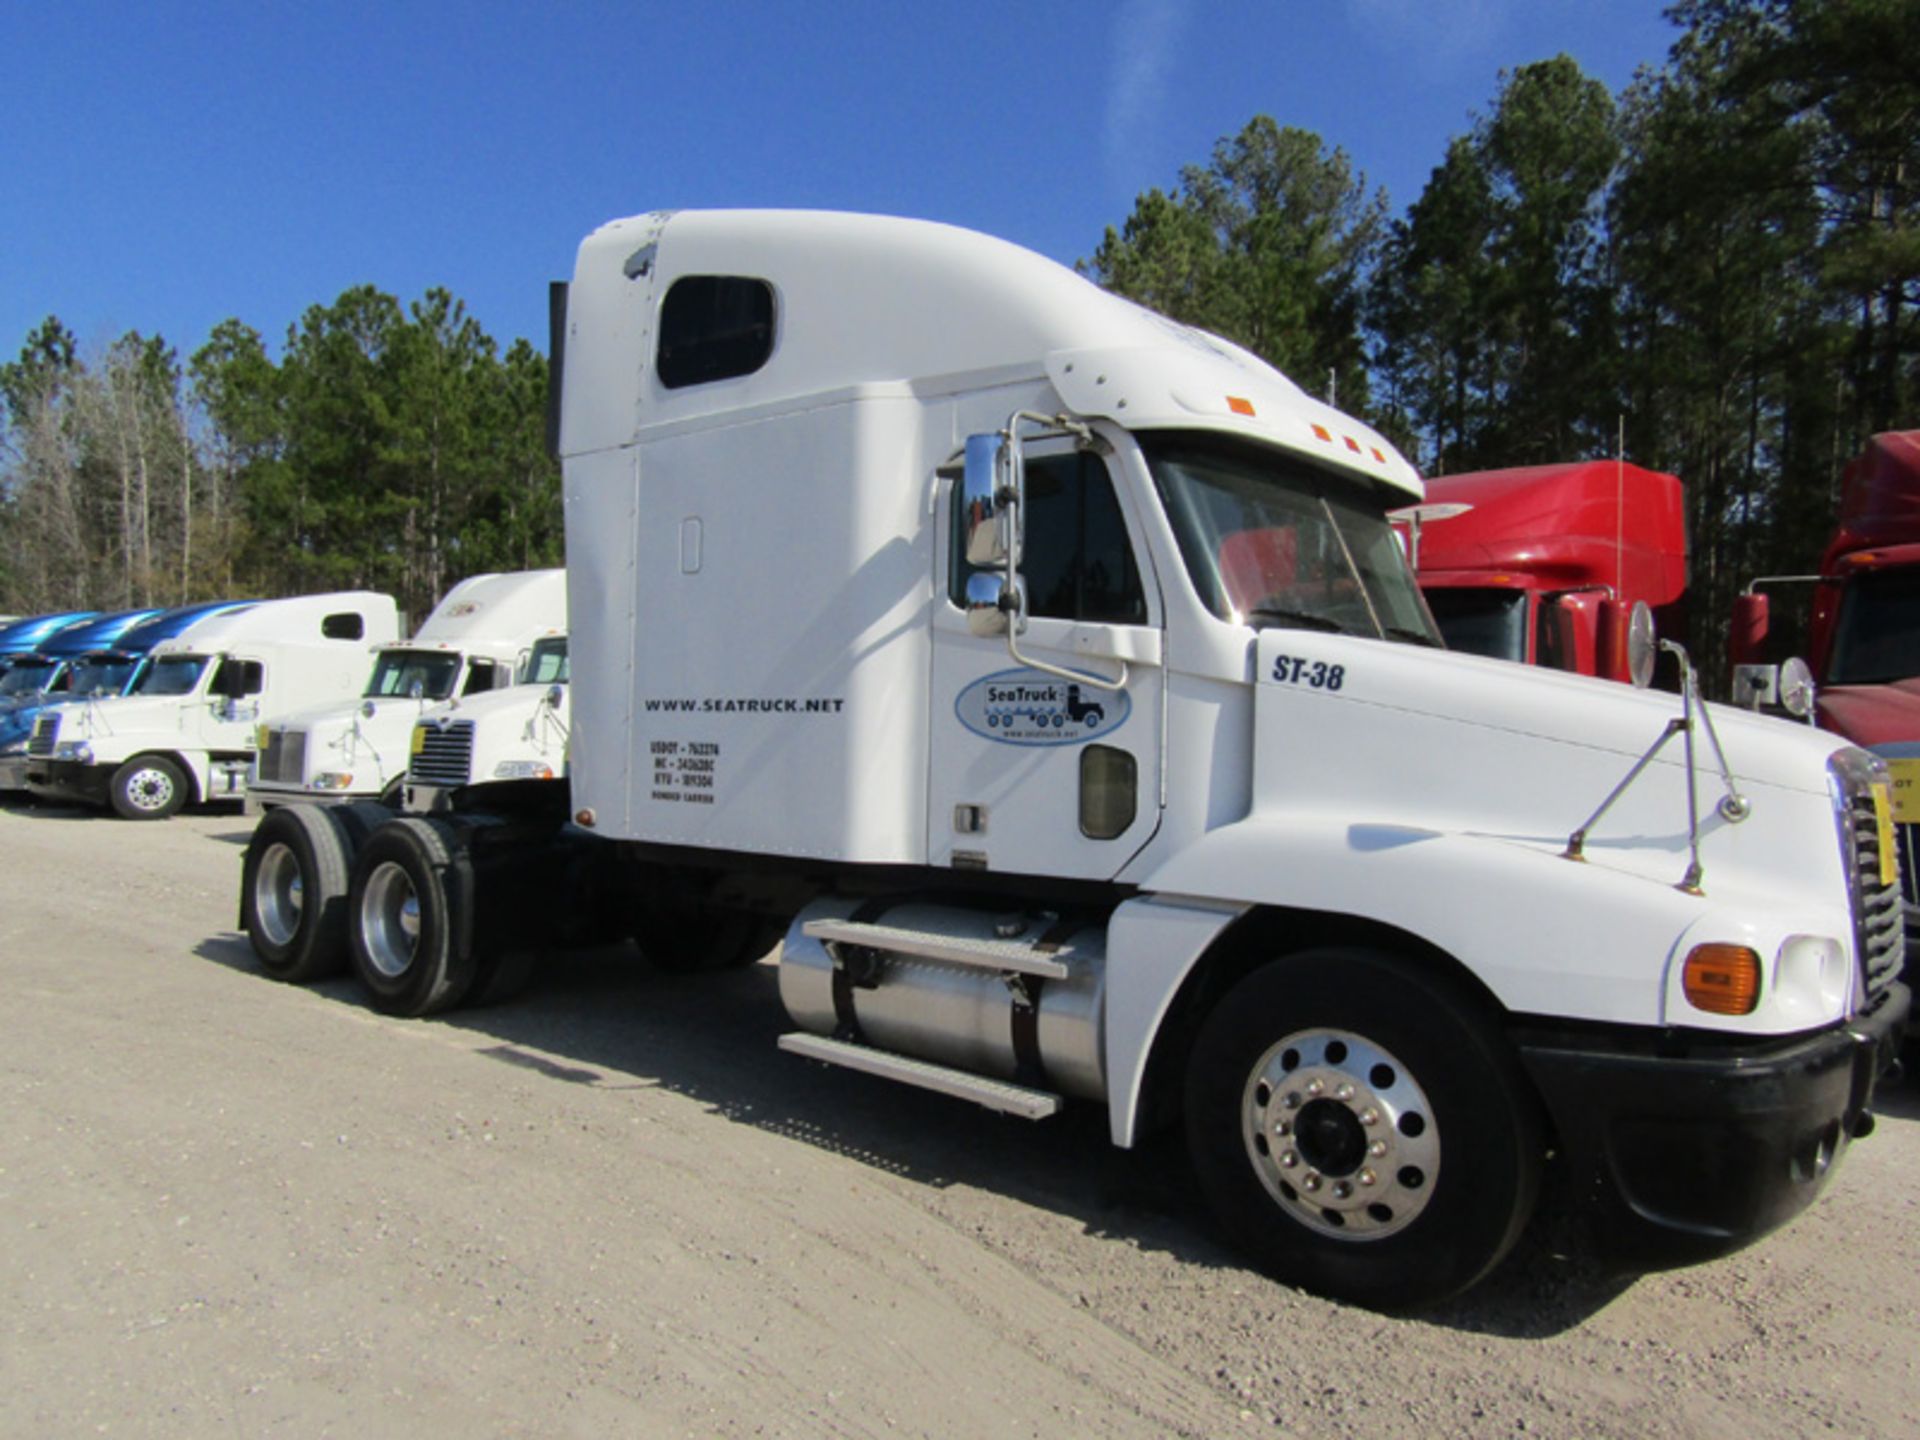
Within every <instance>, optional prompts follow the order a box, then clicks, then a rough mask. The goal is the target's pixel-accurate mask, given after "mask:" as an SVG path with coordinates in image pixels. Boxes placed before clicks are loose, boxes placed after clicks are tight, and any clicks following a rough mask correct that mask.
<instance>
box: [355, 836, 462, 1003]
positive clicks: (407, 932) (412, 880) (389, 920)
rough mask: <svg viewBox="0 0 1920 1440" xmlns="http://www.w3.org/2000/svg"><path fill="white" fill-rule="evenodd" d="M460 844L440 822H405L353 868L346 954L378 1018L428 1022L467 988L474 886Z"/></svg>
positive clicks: (374, 840)
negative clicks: (425, 1017) (422, 1018)
mask: <svg viewBox="0 0 1920 1440" xmlns="http://www.w3.org/2000/svg"><path fill="white" fill-rule="evenodd" d="M461 840H462V837H461V836H460V834H459V832H457V831H456V830H455V829H454V828H453V827H452V826H450V825H448V824H446V823H445V822H444V821H439V820H424V819H420V818H419V817H417V816H405V817H403V818H401V819H398V820H393V821H391V822H389V823H388V824H386V825H383V826H381V827H380V828H379V829H378V830H376V831H375V832H374V833H373V835H372V837H371V838H370V839H368V841H367V843H366V845H365V846H364V847H363V848H362V849H361V851H360V856H359V858H358V860H356V861H355V863H354V867H353V881H352V884H351V885H350V887H349V888H348V893H347V915H348V924H347V938H348V945H349V952H350V954H351V955H352V957H353V968H354V972H355V973H356V974H357V975H359V977H360V981H361V983H362V984H363V985H365V986H366V987H367V993H368V994H369V995H370V996H371V997H372V1000H373V1006H374V1009H376V1010H379V1011H381V1012H383V1013H384V1014H388V1015H405V1016H422V1015H432V1014H435V1013H437V1012H439V1011H442V1010H448V1009H451V1008H452V1007H454V1006H455V1005H458V1004H459V1003H460V1002H461V1001H462V1000H463V999H465V998H466V994H467V991H468V990H469V989H470V988H471V987H472V984H473V979H474V954H473V883H472V870H471V867H470V866H469V864H468V863H467V857H466V853H465V848H464V846H463V845H462V843H461Z"/></svg>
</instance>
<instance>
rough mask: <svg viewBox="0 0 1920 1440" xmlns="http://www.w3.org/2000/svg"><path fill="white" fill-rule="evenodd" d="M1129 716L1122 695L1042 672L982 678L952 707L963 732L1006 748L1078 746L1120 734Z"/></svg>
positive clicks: (1129, 707) (1003, 673)
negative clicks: (1116, 731)
mask: <svg viewBox="0 0 1920 1440" xmlns="http://www.w3.org/2000/svg"><path fill="white" fill-rule="evenodd" d="M1132 711H1133V701H1132V700H1130V699H1129V698H1128V697H1127V692H1126V691H1124V690H1101V689H1099V688H1097V687H1095V686H1092V685H1080V684H1076V683H1075V682H1074V681H1072V680H1061V679H1057V678H1056V677H1054V676H1052V675H1048V674H1046V673H1045V672H1044V671H1040V670H1002V671H1000V672H999V673H998V674H996V675H988V676H985V677H983V678H981V679H979V680H976V681H974V682H973V683H972V684H971V685H969V686H967V688H966V689H964V690H962V691H961V692H960V694H959V695H958V696H957V697H955V699H954V702H953V713H954V714H955V715H956V716H957V717H958V718H959V720H960V723H961V724H962V725H964V726H966V727H967V729H969V730H971V731H973V733H974V734H976V735H984V736H986V738H987V739H989V740H998V741H1000V742H1002V743H1003V744H1007V745H1082V744H1085V743H1086V742H1087V741H1089V740H1092V739H1094V738H1095V737H1096V736H1100V735H1105V734H1107V733H1108V732H1110V731H1113V730H1118V729H1119V728H1120V727H1121V726H1122V725H1124V724H1126V723H1127V716H1128V715H1129V714H1131V713H1132Z"/></svg>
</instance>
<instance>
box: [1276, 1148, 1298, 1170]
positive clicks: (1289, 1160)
mask: <svg viewBox="0 0 1920 1440" xmlns="http://www.w3.org/2000/svg"><path fill="white" fill-rule="evenodd" d="M1299 1163H1300V1157H1299V1156H1298V1155H1296V1154H1294V1153H1293V1151H1291V1150H1289V1151H1287V1153H1286V1154H1284V1155H1282V1156H1281V1157H1280V1168H1281V1169H1282V1170H1291V1169H1293V1167H1294V1166H1296V1165H1298V1164H1299Z"/></svg>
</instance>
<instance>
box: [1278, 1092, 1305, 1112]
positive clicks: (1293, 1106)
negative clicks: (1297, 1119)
mask: <svg viewBox="0 0 1920 1440" xmlns="http://www.w3.org/2000/svg"><path fill="white" fill-rule="evenodd" d="M1280 1103H1281V1104H1282V1105H1285V1106H1286V1107H1287V1109H1289V1110H1298V1109H1299V1108H1300V1096H1299V1095H1298V1094H1297V1093H1296V1092H1294V1091H1292V1090H1289V1091H1288V1092H1287V1093H1286V1096H1285V1098H1283V1099H1282V1100H1281V1102H1280Z"/></svg>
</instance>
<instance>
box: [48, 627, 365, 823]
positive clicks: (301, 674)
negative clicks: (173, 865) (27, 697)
mask: <svg viewBox="0 0 1920 1440" xmlns="http://www.w3.org/2000/svg"><path fill="white" fill-rule="evenodd" d="M398 632H399V611H398V610H397V608H396V607H395V605H394V602H393V597H392V596H390V595H379V594H375V593H373V592H371V591H366V590H352V591H341V592H336V593H333V594H326V595H300V596H294V597H290V598H287V599H280V600H263V601H260V602H258V603H257V604H249V605H245V606H242V607H239V608H236V609H230V610H224V611H221V612H219V613H216V614H213V615H210V616H208V617H206V618H205V619H202V620H198V621H196V622H195V623H193V624H192V625H190V626H188V627H187V628H186V629H185V630H183V631H182V632H181V633H180V634H178V635H176V636H173V637H172V638H170V639H166V640H162V641H160V642H159V643H157V644H156V645H154V647H153V648H152V649H151V650H150V651H149V652H148V653H147V656H146V659H145V660H144V661H143V662H142V665H141V670H140V672H139V674H138V675H137V676H136V677H135V679H134V681H133V684H132V686H131V687H130V688H129V690H128V692H127V693H126V694H124V695H117V696H110V697H106V698H98V697H92V698H88V699H86V700H80V701H72V702H69V703H66V704H62V705H53V706H49V707H48V708H46V709H45V710H43V711H41V713H40V716H39V718H38V719H37V720H36V721H35V722H34V728H33V734H32V736H31V737H30V738H29V739H28V741H27V767H26V781H27V788H28V790H30V791H31V792H33V793H34V794H36V795H40V796H43V797H47V798H51V799H61V800H77V801H79V802H81V803H83V804H88V805H102V806H106V805H110V806H111V807H112V808H113V809H114V810H115V811H116V812H117V813H119V814H120V815H122V816H124V817H125V818H127V819H131V820H157V819H161V818H163V817H165V816H168V815H171V814H173V813H174V812H175V811H176V810H178V809H180V807H181V806H183V805H187V804H194V803H201V802H205V801H210V800H226V799H231V800H239V799H241V798H242V797H243V796H244V794H245V791H246V781H247V771H248V769H249V767H250V766H251V764H252V761H253V750H254V745H255V743H256V735H257V730H258V727H259V725H260V723H261V721H262V720H269V719H271V718H273V717H274V716H277V715H279V714H280V713H282V712H283V711H286V710H292V709H298V708H301V707H303V706H309V705H314V704H317V703H320V702H322V701H327V700H338V699H339V698H340V697H341V696H343V695H351V694H353V693H354V691H355V690H357V689H358V688H359V686H360V683H361V681H362V680H363V679H364V677H365V675H366V666H367V647H368V646H369V645H381V644H385V643H388V642H390V641H391V640H393V639H394V638H395V636H396V635H397V634H398Z"/></svg>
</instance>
